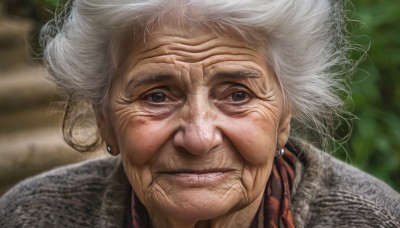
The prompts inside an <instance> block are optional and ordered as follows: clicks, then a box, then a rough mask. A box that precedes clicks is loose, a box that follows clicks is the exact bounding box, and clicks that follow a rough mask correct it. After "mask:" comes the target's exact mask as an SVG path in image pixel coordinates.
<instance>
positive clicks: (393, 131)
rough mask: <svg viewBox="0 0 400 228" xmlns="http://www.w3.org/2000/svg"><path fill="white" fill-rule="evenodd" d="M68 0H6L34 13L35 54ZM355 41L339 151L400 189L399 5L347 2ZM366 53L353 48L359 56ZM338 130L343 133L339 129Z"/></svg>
mask: <svg viewBox="0 0 400 228" xmlns="http://www.w3.org/2000/svg"><path fill="white" fill-rule="evenodd" d="M64 3H65V0H64V1H63V0H5V11H6V12H7V14H8V15H15V16H18V17H25V18H31V19H33V20H34V21H35V28H36V29H35V30H34V31H33V32H32V36H31V37H32V38H31V40H30V42H31V45H32V49H33V52H34V53H35V54H34V55H33V57H37V55H40V47H39V45H38V30H39V28H40V27H41V26H42V25H43V24H44V23H45V22H46V21H48V20H49V19H50V18H51V17H52V16H53V12H55V10H56V8H57V6H61V5H62V4H64ZM346 8H347V11H348V12H347V15H348V17H349V18H350V19H351V20H350V21H349V22H348V30H349V31H350V32H351V33H352V41H353V43H357V44H360V45H361V48H362V49H364V50H367V49H368V48H369V50H368V52H367V55H366V57H365V60H364V61H363V62H362V63H361V64H360V65H359V67H358V70H357V71H356V73H355V74H354V76H353V78H352V83H351V88H352V102H349V109H350V111H351V112H352V113H354V114H355V116H356V117H357V119H354V120H353V121H352V123H353V132H352V135H351V137H350V139H349V140H348V142H347V143H345V144H344V146H343V148H339V149H338V150H337V151H336V152H335V156H337V157H339V158H341V159H343V160H345V161H346V162H348V163H351V164H353V165H354V166H357V167H359V168H361V169H363V170H365V171H367V172H369V173H371V174H373V175H375V176H377V177H378V178H380V179H382V180H384V181H385V182H387V183H388V184H389V185H391V186H392V187H394V188H395V189H396V190H397V191H400V75H399V74H400V4H399V2H398V1H393V0H355V1H353V2H352V3H350V2H347V1H346ZM361 54H362V52H360V51H354V52H353V53H352V58H354V59H356V60H357V59H359V58H360V55H361ZM337 134H338V135H341V134H343V133H342V131H340V129H339V130H338V133H337Z"/></svg>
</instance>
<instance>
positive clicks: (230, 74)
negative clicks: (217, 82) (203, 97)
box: [216, 71, 261, 79]
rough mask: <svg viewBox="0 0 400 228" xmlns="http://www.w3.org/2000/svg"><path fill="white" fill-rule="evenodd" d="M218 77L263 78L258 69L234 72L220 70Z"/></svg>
mask: <svg viewBox="0 0 400 228" xmlns="http://www.w3.org/2000/svg"><path fill="white" fill-rule="evenodd" d="M216 78H218V79H221V78H234V79H248V78H261V74H260V73H259V72H257V71H233V72H220V73H217V74H216Z"/></svg>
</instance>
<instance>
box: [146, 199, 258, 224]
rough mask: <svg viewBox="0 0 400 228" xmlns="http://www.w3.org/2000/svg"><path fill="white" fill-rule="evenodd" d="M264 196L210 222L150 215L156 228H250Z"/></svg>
mask: <svg viewBox="0 0 400 228" xmlns="http://www.w3.org/2000/svg"><path fill="white" fill-rule="evenodd" d="M263 195H264V194H263V193H262V194H260V196H258V197H257V199H256V200H255V201H254V202H253V203H251V204H250V205H248V206H247V207H245V208H242V209H240V210H236V211H233V212H228V213H227V214H225V215H223V216H220V217H216V218H212V219H209V220H200V221H186V220H178V219H174V218H171V217H162V216H154V215H153V216H152V215H150V220H151V223H152V227H154V228H167V227H173V228H187V227H192V228H205V227H207V228H208V227H212V228H218V227H232V228H236V227H238V228H239V227H250V225H251V223H252V221H253V219H254V217H255V216H256V214H257V211H258V208H259V206H260V204H261V201H262V198H263Z"/></svg>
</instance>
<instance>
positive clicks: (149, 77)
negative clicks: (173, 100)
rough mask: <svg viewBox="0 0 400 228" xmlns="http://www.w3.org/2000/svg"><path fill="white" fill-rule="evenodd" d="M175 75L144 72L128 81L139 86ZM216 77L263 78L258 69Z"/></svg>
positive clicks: (131, 86) (217, 76)
mask: <svg viewBox="0 0 400 228" xmlns="http://www.w3.org/2000/svg"><path fill="white" fill-rule="evenodd" d="M173 78H174V77H173V76H172V75H168V74H144V75H141V76H138V77H137V78H136V79H133V80H131V81H129V82H128V85H129V87H130V88H137V87H140V86H145V85H151V84H154V83H160V82H166V81H170V80H172V79H173ZM215 78H216V79H228V78H229V79H232V78H234V79H248V78H261V75H260V73H259V72H257V71H233V72H220V73H217V74H216V75H215Z"/></svg>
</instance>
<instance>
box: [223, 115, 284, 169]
mask: <svg viewBox="0 0 400 228" xmlns="http://www.w3.org/2000/svg"><path fill="white" fill-rule="evenodd" d="M225 122H226V123H225V125H224V126H226V127H225V130H224V132H225V134H226V135H227V137H228V138H229V139H230V140H231V142H232V144H233V145H234V147H235V148H236V149H237V151H238V152H239V153H240V155H241V156H242V157H243V159H244V160H245V161H246V163H249V164H251V165H254V166H257V165H261V164H264V163H266V162H268V161H269V160H271V159H273V156H274V153H275V150H276V141H277V131H276V123H275V122H274V121H267V120H266V119H265V118H259V117H244V118H240V119H233V120H232V119H230V120H227V121H225Z"/></svg>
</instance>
